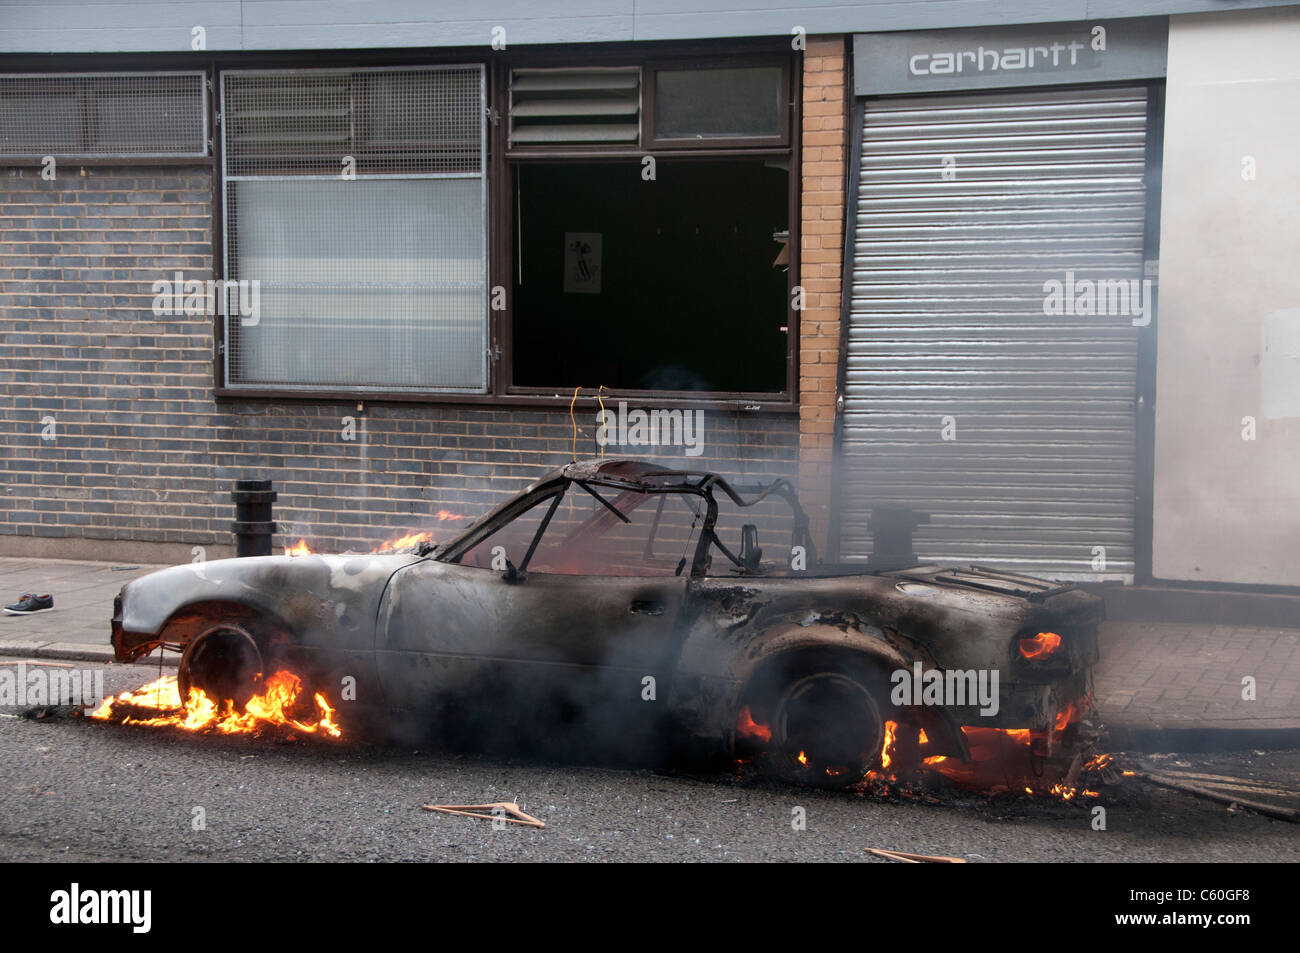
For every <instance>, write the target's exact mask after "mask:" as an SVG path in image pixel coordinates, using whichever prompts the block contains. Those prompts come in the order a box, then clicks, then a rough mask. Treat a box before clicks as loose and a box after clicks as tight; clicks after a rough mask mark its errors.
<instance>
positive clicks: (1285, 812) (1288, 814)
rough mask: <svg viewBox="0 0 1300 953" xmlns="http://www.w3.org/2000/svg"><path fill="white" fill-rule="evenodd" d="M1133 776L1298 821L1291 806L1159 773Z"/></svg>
mask: <svg viewBox="0 0 1300 953" xmlns="http://www.w3.org/2000/svg"><path fill="white" fill-rule="evenodd" d="M1134 777H1136V778H1137V779H1138V780H1139V781H1146V782H1147V783H1149V784H1154V785H1157V786H1158V787H1162V788H1169V789H1170V790H1171V791H1182V792H1183V793H1185V794H1191V795H1194V796H1195V797H1202V798H1205V799H1206V800H1207V801H1216V802H1218V803H1219V804H1228V805H1232V804H1235V805H1237V806H1238V807H1244V808H1246V809H1247V810H1250V811H1254V812H1255V813H1256V814H1264V815H1267V816H1268V817H1276V818H1277V819H1278V820H1281V821H1290V822H1291V823H1292V824H1295V823H1296V822H1298V821H1300V810H1296V809H1295V808H1291V807H1277V806H1275V805H1273V804H1263V803H1261V802H1259V801H1248V800H1246V799H1245V798H1240V797H1234V796H1232V795H1231V794H1223V793H1221V792H1219V791H1214V790H1211V789H1210V788H1203V787H1201V786H1200V785H1198V784H1188V783H1187V782H1186V781H1178V780H1175V779H1174V778H1170V777H1167V776H1165V775H1161V774H1150V773H1143V772H1141V771H1139V772H1137V773H1136V774H1135V775H1134Z"/></svg>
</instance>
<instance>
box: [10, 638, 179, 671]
mask: <svg viewBox="0 0 1300 953" xmlns="http://www.w3.org/2000/svg"><path fill="white" fill-rule="evenodd" d="M0 657H17V658H25V659H50V660H51V661H53V660H56V659H57V660H59V661H65V662H66V661H80V662H99V663H101V664H104V665H119V664H124V663H120V662H118V661H117V659H116V658H114V656H113V650H112V649H110V648H107V647H106V646H100V645H87V644H85V643H81V642H38V643H33V642H0ZM159 661H160V659H159V657H158V656H157V655H155V654H152V653H151V654H149V655H144V656H141V657H140V658H138V659H136V660H135V661H134V662H132V663H130V664H132V665H157V664H159ZM179 661H180V657H179V656H177V655H175V654H164V655H163V656H162V658H161V663H162V664H163V665H166V666H168V667H170V668H175V667H176V666H177V664H178V662H179Z"/></svg>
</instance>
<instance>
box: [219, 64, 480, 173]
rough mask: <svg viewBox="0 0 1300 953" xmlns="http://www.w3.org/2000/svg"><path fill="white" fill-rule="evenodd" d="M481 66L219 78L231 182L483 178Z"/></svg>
mask: <svg viewBox="0 0 1300 953" xmlns="http://www.w3.org/2000/svg"><path fill="white" fill-rule="evenodd" d="M481 85H482V70H481V69H480V67H478V66H457V67H446V68H433V67H421V68H418V69H415V68H396V69H370V70H347V71H337V70H305V71H298V72H283V71H273V72H268V71H246V72H229V73H223V74H222V121H223V125H224V142H225V157H226V168H227V170H228V173H229V174H231V175H293V174H325V175H330V174H335V175H337V174H339V173H340V169H341V164H342V162H343V157H344V156H350V157H351V158H352V160H353V162H354V164H355V169H356V174H357V175H358V176H363V175H383V174H397V173H465V174H469V173H477V172H479V171H480V169H481V168H482V161H483V157H482V148H481V146H482V142H481V139H482V136H481V131H482V128H483V109H484V105H485V104H484V102H483V100H482V97H481V96H480V87H481Z"/></svg>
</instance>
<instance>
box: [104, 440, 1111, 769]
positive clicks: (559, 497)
mask: <svg viewBox="0 0 1300 953" xmlns="http://www.w3.org/2000/svg"><path fill="white" fill-rule="evenodd" d="M1101 615H1102V609H1101V600H1099V599H1098V598H1096V597H1094V596H1092V595H1089V594H1087V593H1085V592H1084V591H1082V590H1081V589H1079V588H1078V587H1076V586H1072V585H1059V584H1056V583H1053V582H1048V581H1044V580H1040V579H1035V578H1032V577H1029V576H1023V575H1018V574H1013V573H1007V572H1000V571H996V570H991V569H985V568H979V567H967V568H961V569H953V568H944V567H939V566H929V565H919V566H909V567H905V568H893V569H888V570H870V571H869V570H867V569H866V568H864V567H863V566H856V565H828V564H823V563H822V562H821V561H820V560H819V559H818V557H817V553H816V549H815V547H814V545H813V541H812V539H811V535H810V533H809V527H808V520H807V517H806V515H805V514H804V511H803V510H802V508H801V507H800V505H799V502H798V499H797V497H796V495H795V492H794V489H793V487H792V486H791V484H790V483H789V482H788V481H786V480H783V479H777V480H773V481H771V482H767V483H763V484H757V485H740V484H737V483H733V482H730V481H728V480H726V479H724V478H723V477H721V476H719V475H717V474H714V473H709V472H704V471H696V470H685V469H673V468H668V467H662V466H656V465H653V464H649V463H643V462H637V461H632V460H596V461H584V462H576V463H572V464H570V465H568V466H565V467H562V468H560V469H558V470H555V471H553V472H551V473H549V474H548V475H546V476H545V477H543V478H542V479H540V480H538V481H537V482H535V483H533V484H532V485H531V486H528V487H527V488H526V489H524V490H523V491H522V492H521V493H519V494H518V495H516V496H514V497H512V498H511V499H509V500H507V501H506V502H504V503H502V504H501V505H499V506H497V507H496V508H495V509H493V510H492V511H491V512H489V513H488V514H487V515H486V516H484V517H483V518H481V519H479V520H477V521H476V522H474V523H473V524H471V525H470V526H469V527H468V528H467V529H465V530H463V531H461V532H460V533H459V534H458V535H456V536H455V537H454V538H452V539H450V540H449V541H448V542H446V543H444V544H441V545H437V546H434V545H432V544H430V543H423V544H421V545H419V546H417V547H415V548H414V549H413V550H411V551H407V552H384V553H381V554H370V555H338V556H327V555H314V554H312V555H302V556H266V557H252V558H242V559H227V560H218V561H212V562H205V563H196V564H191V565H184V566H177V567H173V568H170V569H165V570H161V571H159V572H156V573H152V574H150V575H148V576H145V577H142V578H140V579H137V580H134V581H132V582H130V583H128V584H127V585H126V586H125V587H124V588H123V590H122V592H121V594H120V595H119V596H118V598H117V600H116V603H115V607H114V616H113V623H112V644H113V647H114V649H115V654H116V657H117V659H118V660H120V661H130V660H133V659H137V658H139V657H141V656H142V655H144V654H146V653H148V652H150V651H152V650H154V649H156V648H158V647H159V646H162V647H166V648H169V649H174V650H177V651H179V652H180V653H181V658H180V664H179V669H178V675H177V678H178V680H179V698H181V699H186V698H192V697H198V696H203V697H205V698H208V699H225V700H228V701H229V703H230V704H231V706H232V707H233V709H241V708H242V706H245V705H247V704H248V702H249V700H250V699H255V698H257V697H259V695H258V693H259V692H260V691H262V689H263V680H264V675H263V673H271V672H277V673H278V672H280V671H288V672H292V673H295V677H298V678H301V680H302V681H303V683H304V686H305V688H306V689H307V691H306V692H305V693H304V696H303V697H311V695H312V693H315V697H316V699H317V702H318V704H319V705H326V702H325V699H326V698H328V699H330V700H331V701H332V702H333V704H334V706H335V707H336V708H337V709H338V711H339V712H340V719H341V721H342V722H343V723H344V724H345V725H346V724H347V721H348V718H349V712H350V711H357V712H358V713H360V712H362V711H368V712H371V713H376V712H378V713H384V714H383V717H389V716H390V715H391V713H393V712H395V711H400V712H402V713H404V715H405V717H406V718H407V719H414V720H415V722H416V723H417V724H420V725H423V726H425V727H428V728H430V729H434V730H443V731H459V730H461V729H465V730H469V729H472V728H477V729H483V730H489V731H490V730H498V731H501V732H503V733H506V734H509V735H512V736H519V737H523V736H528V735H533V736H536V735H539V734H540V735H542V736H546V737H554V736H556V735H565V736H567V735H573V736H574V737H581V738H585V739H596V740H597V741H599V742H609V743H610V744H612V745H614V746H620V745H621V746H623V747H625V748H637V749H638V750H643V749H644V746H647V745H656V746H666V747H667V748H668V749H669V750H672V751H681V752H686V751H697V752H701V753H709V754H715V755H729V756H731V757H743V758H748V759H752V760H753V762H754V763H756V764H758V765H761V766H762V768H763V769H765V770H766V771H767V772H768V773H770V774H772V775H774V776H776V777H779V778H782V779H786V780H790V781H795V782H802V783H814V784H818V785H823V786H831V787H838V786H845V785H849V784H853V783H856V782H858V781H860V780H861V779H862V778H863V777H864V776H866V775H868V773H869V772H872V771H875V770H879V769H881V768H882V767H884V768H887V767H889V764H888V762H889V760H891V758H893V759H900V758H905V757H909V756H910V757H913V758H914V759H915V760H917V761H918V762H919V760H921V759H922V758H924V760H926V761H928V762H934V761H943V760H950V761H952V762H953V763H955V764H963V763H969V762H970V761H971V759H972V757H975V759H976V760H978V752H977V751H976V750H975V749H976V748H978V747H979V746H980V745H987V743H988V742H987V733H990V732H991V733H994V734H998V733H1001V735H1000V736H1008V737H1010V736H1014V737H1017V738H1021V739H1030V738H1032V739H1035V744H1037V746H1038V748H1037V749H1036V752H1035V751H1034V750H1031V754H1035V753H1036V754H1037V755H1038V756H1044V755H1046V754H1049V753H1050V751H1048V749H1049V748H1050V747H1051V746H1052V745H1053V744H1055V743H1056V740H1057V739H1059V738H1060V736H1061V732H1062V730H1063V729H1064V728H1066V727H1067V726H1068V725H1070V724H1071V723H1072V720H1073V719H1075V718H1077V716H1078V714H1079V713H1081V712H1082V711H1084V710H1085V709H1086V707H1087V705H1088V699H1089V695H1090V688H1091V685H1090V680H1091V667H1092V665H1093V663H1094V662H1095V660H1096V658H1097V632H1096V630H1097V624H1098V623H1099V621H1100V620H1101ZM954 674H955V677H954ZM267 677H269V676H267ZM977 683H978V686H977ZM977 687H978V690H977ZM913 688H915V689H916V691H912V689H913ZM931 688H935V689H936V690H935V691H934V692H931V691H930V690H929V689H931ZM954 688H955V689H956V694H955V695H954V693H953V689H954ZM195 693H197V695H196V694H195ZM327 707H328V706H327ZM329 710H330V712H331V713H332V712H333V710H334V709H333V708H330V709H329ZM981 732H983V733H986V734H984V735H981V734H980V733H981ZM909 752H910V755H909Z"/></svg>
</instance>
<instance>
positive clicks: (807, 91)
mask: <svg viewBox="0 0 1300 953" xmlns="http://www.w3.org/2000/svg"><path fill="white" fill-rule="evenodd" d="M845 43H846V39H845V38H844V37H842V36H834V37H809V38H808V44H807V49H806V51H805V54H804V61H803V64H804V65H803V130H802V135H803V155H802V167H801V175H802V182H803V200H802V208H803V213H802V223H801V235H802V240H801V243H800V252H799V254H800V275H799V284H800V285H801V286H802V287H803V289H804V292H805V299H804V305H805V309H804V311H803V313H802V314H801V315H800V323H799V395H800V408H799V460H800V462H799V491H800V495H801V496H802V498H803V501H804V507H805V508H806V509H807V510H808V514H809V517H810V518H811V520H812V523H813V531H814V534H815V537H816V538H817V539H818V540H819V541H820V542H823V543H824V541H825V539H826V531H827V526H828V523H829V519H830V503H831V463H832V455H833V449H834V428H835V397H836V392H835V388H836V375H837V371H838V362H839V347H840V289H841V287H842V277H843V276H842V272H843V259H844V171H845V170H844V164H845V162H846V154H847V148H848V136H847V132H848V113H849V92H848V85H847V73H846V66H845V64H846V63H847V57H846V55H845V52H846V51H845Z"/></svg>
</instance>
